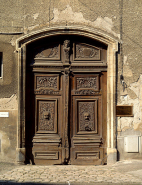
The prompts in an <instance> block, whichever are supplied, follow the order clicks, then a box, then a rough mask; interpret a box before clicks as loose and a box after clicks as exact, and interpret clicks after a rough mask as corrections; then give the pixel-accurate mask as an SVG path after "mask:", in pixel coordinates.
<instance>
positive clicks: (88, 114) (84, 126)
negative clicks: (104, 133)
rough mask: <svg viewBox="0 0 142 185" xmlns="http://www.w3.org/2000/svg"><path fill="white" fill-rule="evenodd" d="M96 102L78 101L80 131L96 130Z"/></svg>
mask: <svg viewBox="0 0 142 185" xmlns="http://www.w3.org/2000/svg"><path fill="white" fill-rule="evenodd" d="M94 109H95V104H94V102H78V118H79V131H94V130H95V115H94V114H95V113H94Z"/></svg>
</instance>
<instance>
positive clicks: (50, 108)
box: [38, 101, 55, 131]
mask: <svg viewBox="0 0 142 185" xmlns="http://www.w3.org/2000/svg"><path fill="white" fill-rule="evenodd" d="M54 119H55V103H54V102H42V101H39V123H38V130H45V131H54Z"/></svg>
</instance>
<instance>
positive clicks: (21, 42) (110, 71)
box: [16, 27, 118, 163]
mask: <svg viewBox="0 0 142 185" xmlns="http://www.w3.org/2000/svg"><path fill="white" fill-rule="evenodd" d="M53 35H56V36H57V35H80V36H85V37H88V38H91V39H94V40H97V41H98V42H101V43H104V44H105V45H107V66H108V68H107V163H111V162H115V161H116V141H115V138H116V135H115V130H116V126H115V90H116V88H115V82H116V74H115V73H116V70H115V67H116V64H115V63H116V58H115V53H116V51H117V46H118V42H117V40H115V39H114V38H111V37H109V36H107V35H104V34H102V33H100V32H97V31H95V30H89V29H83V28H81V29H79V28H75V27H66V28H50V29H46V30H41V31H37V32H34V33H31V34H28V35H26V36H23V37H21V38H20V39H18V40H17V45H16V47H17V48H16V49H17V51H18V64H19V74H18V79H19V89H18V90H19V91H18V92H19V96H18V98H19V99H18V100H19V109H18V110H19V114H18V115H19V116H18V118H19V119H18V129H17V130H18V135H17V141H18V142H17V162H19V163H23V162H24V161H25V83H26V81H25V78H26V49H27V45H28V44H29V43H32V42H34V41H36V40H39V39H42V38H47V37H50V36H53Z"/></svg>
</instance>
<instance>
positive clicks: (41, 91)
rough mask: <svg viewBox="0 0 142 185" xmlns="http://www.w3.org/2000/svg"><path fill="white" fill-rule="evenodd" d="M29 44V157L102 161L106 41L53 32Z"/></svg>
mask: <svg viewBox="0 0 142 185" xmlns="http://www.w3.org/2000/svg"><path fill="white" fill-rule="evenodd" d="M43 43H44V44H43ZM29 48H30V51H31V52H30V53H29V54H28V59H29V60H30V61H32V62H31V63H30V64H28V65H27V83H26V84H27V93H26V147H27V156H28V158H30V159H31V160H32V161H33V163H35V164H103V163H104V161H103V158H104V156H105V153H106V151H105V145H106V49H107V48H106V46H104V45H102V44H99V43H98V42H94V41H93V42H92V41H91V40H88V39H87V40H86V39H84V42H83V43H82V38H78V37H76V36H68V38H67V39H66V37H65V36H64V37H61V38H60V39H58V41H56V39H55V38H54V37H53V38H51V39H48V40H44V42H43V41H39V42H37V43H35V44H34V45H29ZM30 148H31V149H30Z"/></svg>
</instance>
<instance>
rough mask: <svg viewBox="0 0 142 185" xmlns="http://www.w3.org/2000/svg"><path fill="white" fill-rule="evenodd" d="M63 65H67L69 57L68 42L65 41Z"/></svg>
mask: <svg viewBox="0 0 142 185" xmlns="http://www.w3.org/2000/svg"><path fill="white" fill-rule="evenodd" d="M63 50H64V57H65V63H69V56H70V40H65V41H64V44H63Z"/></svg>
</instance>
